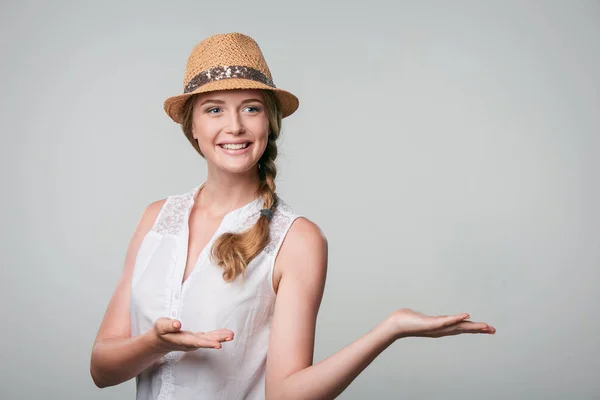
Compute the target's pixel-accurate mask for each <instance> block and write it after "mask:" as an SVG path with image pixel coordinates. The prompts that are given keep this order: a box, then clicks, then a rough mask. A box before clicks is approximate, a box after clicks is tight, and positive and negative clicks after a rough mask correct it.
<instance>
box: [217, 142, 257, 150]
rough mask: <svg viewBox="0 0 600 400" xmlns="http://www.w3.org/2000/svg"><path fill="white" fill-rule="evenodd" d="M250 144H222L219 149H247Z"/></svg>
mask: <svg viewBox="0 0 600 400" xmlns="http://www.w3.org/2000/svg"><path fill="white" fill-rule="evenodd" d="M249 145H250V143H240V144H222V145H221V147H222V148H224V149H228V150H241V149H245V148H246V147H248V146H249Z"/></svg>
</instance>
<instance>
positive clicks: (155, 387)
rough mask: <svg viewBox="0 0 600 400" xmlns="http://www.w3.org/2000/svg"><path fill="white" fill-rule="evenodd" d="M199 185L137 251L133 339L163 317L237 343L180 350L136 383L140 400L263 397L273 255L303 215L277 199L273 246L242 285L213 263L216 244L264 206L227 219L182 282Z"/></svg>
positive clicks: (172, 202)
mask: <svg viewBox="0 0 600 400" xmlns="http://www.w3.org/2000/svg"><path fill="white" fill-rule="evenodd" d="M199 188H201V186H199V187H196V188H194V189H193V190H191V191H189V192H187V193H184V194H181V195H174V196H169V197H168V198H167V200H166V202H165V203H164V205H163V207H162V209H161V211H160V213H159V214H158V216H157V219H156V221H155V223H154V226H153V227H152V229H151V230H150V231H149V232H148V234H147V235H146V236H145V238H144V240H143V241H142V244H141V245H140V249H139V251H138V254H137V257H136V261H135V266H134V271H133V278H132V283H131V285H132V291H131V303H130V315H131V334H132V336H136V335H139V334H142V333H144V332H147V331H148V330H150V329H152V328H153V325H154V321H156V320H157V319H158V318H160V317H170V318H176V319H178V320H180V321H181V324H182V330H187V331H193V332H209V331H212V330H215V329H221V328H226V329H230V330H231V331H233V332H234V339H233V340H232V341H230V342H224V343H223V345H222V348H221V349H203V348H202V349H198V350H195V351H190V352H183V351H174V352H170V353H168V354H167V355H165V356H164V357H163V358H161V360H159V361H158V362H157V363H155V364H154V365H153V366H151V367H149V368H147V369H146V370H144V371H143V372H142V373H141V374H140V375H138V376H137V377H136V384H137V399H144V400H147V399H161V400H163V399H172V400H188V399H189V400H191V399H194V400H196V399H210V400H226V399H232V400H233V399H235V400H240V399H264V398H265V368H266V358H267V345H268V340H269V332H270V326H271V319H272V316H273V310H274V304H275V292H274V290H273V285H272V276H273V266H274V263H275V256H276V255H277V252H278V251H279V248H280V246H281V243H282V242H283V239H284V237H285V235H286V233H287V232H288V230H289V228H290V226H291V225H292V222H293V221H294V220H295V219H296V218H298V217H299V215H297V214H295V213H294V212H293V211H292V209H291V208H290V207H289V206H288V205H287V204H286V203H285V202H284V201H283V200H281V198H280V199H279V202H278V205H277V207H276V208H275V210H274V212H273V218H272V220H271V222H270V242H269V244H268V245H267V247H265V249H264V250H263V251H262V252H261V253H260V254H259V255H258V256H257V257H256V258H254V259H253V260H252V261H251V262H250V263H249V265H248V267H247V269H246V273H245V277H244V279H242V277H241V276H238V277H237V278H236V279H235V280H234V281H233V282H231V283H227V282H225V281H224V280H223V277H222V272H223V270H222V268H220V267H218V266H217V265H215V264H214V263H213V262H212V261H211V260H210V249H211V247H212V245H213V243H214V241H215V240H216V239H217V238H218V237H219V236H220V235H221V234H222V233H224V232H240V231H243V230H245V229H247V228H249V227H251V226H252V225H253V224H254V223H255V222H256V221H257V219H258V217H259V216H260V209H261V208H262V205H263V201H262V199H261V198H257V199H255V200H254V201H252V202H250V203H248V204H246V205H245V206H243V207H241V208H238V209H237V210H234V211H231V212H230V213H228V214H227V215H226V216H225V217H224V218H223V221H222V222H221V225H220V226H219V228H218V229H217V231H216V232H215V234H214V236H213V237H212V238H211V239H210V241H209V242H208V244H207V245H206V247H205V248H204V249H203V250H202V251H201V253H200V255H199V257H198V260H197V263H196V265H195V266H194V269H193V270H192V272H191V274H190V275H189V277H188V278H187V279H186V280H185V282H184V283H183V285H182V284H181V282H182V279H183V273H184V269H185V264H186V259H187V246H188V236H189V216H190V212H191V210H192V206H193V204H194V196H195V194H196V193H197V191H198V190H199Z"/></svg>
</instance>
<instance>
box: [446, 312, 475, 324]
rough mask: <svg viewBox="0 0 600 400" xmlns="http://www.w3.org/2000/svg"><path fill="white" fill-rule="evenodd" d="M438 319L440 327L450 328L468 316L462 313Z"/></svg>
mask: <svg viewBox="0 0 600 400" xmlns="http://www.w3.org/2000/svg"><path fill="white" fill-rule="evenodd" d="M439 318H440V319H441V323H442V326H450V325H454V324H457V323H459V322H461V321H464V320H465V319H467V318H469V314H467V313H462V314H457V315H443V316H440V317H439Z"/></svg>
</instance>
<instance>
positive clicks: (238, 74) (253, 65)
mask: <svg viewBox="0 0 600 400" xmlns="http://www.w3.org/2000/svg"><path fill="white" fill-rule="evenodd" d="M226 89H266V90H271V91H273V92H274V94H275V96H276V98H277V100H278V101H279V105H280V107H281V112H282V117H283V118H285V117H287V116H289V115H291V114H292V113H293V112H294V111H296V109H297V108H298V98H297V97H296V96H294V95H293V94H292V93H290V92H287V91H285V90H282V89H278V88H276V87H275V84H274V83H273V78H272V76H271V71H269V67H268V66H267V63H266V61H265V58H264V56H263V54H262V51H261V50H260V48H259V47H258V44H257V43H256V42H255V41H254V39H252V38H251V37H249V36H246V35H243V34H241V33H235V32H234V33H225V34H217V35H213V36H210V37H208V38H206V39H204V40H203V41H201V42H200V43H198V44H197V45H196V46H195V47H194V48H193V50H192V53H191V54H190V56H189V58H188V61H187V64H186V67H185V74H184V78H183V94H180V95H177V96H173V97H169V98H168V99H167V100H166V101H165V104H164V108H165V111H166V112H167V114H168V115H169V116H170V117H171V119H173V121H175V122H177V123H181V122H182V121H181V109H182V107H183V105H184V104H185V102H186V100H187V99H188V98H189V97H190V96H192V95H194V94H196V93H205V92H212V91H215V90H226Z"/></svg>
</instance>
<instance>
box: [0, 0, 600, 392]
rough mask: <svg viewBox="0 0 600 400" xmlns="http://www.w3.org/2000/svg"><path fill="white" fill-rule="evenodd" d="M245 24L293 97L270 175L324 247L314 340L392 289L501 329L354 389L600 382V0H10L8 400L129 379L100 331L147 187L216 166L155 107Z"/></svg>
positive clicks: (332, 337)
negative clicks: (92, 367) (187, 70)
mask: <svg viewBox="0 0 600 400" xmlns="http://www.w3.org/2000/svg"><path fill="white" fill-rule="evenodd" d="M232 31H239V32H243V33H246V34H249V35H250V36H252V37H254V38H255V39H256V40H257V41H258V43H259V44H260V46H261V48H262V49H263V51H264V54H265V57H266V58H267V61H268V63H269V66H270V68H271V71H272V72H273V75H274V78H275V83H276V84H277V85H278V86H280V87H282V88H286V89H289V90H291V91H292V92H294V93H296V94H297V95H298V97H299V98H300V100H301V105H300V108H299V110H298V112H297V113H296V114H295V115H293V116H292V117H290V118H289V119H286V120H285V124H284V131H283V137H282V141H281V157H280V158H279V159H278V161H279V166H280V175H279V180H278V182H279V183H278V192H279V193H280V195H281V196H282V197H283V198H284V199H285V200H286V201H287V202H288V203H290V204H291V205H292V206H293V207H294V208H295V209H296V210H297V211H299V212H300V213H302V214H304V215H305V216H307V217H308V218H310V219H311V220H313V221H315V222H316V223H317V224H318V225H319V226H320V227H321V228H322V229H323V231H324V232H325V234H326V235H327V237H328V239H329V243H330V259H329V261H330V263H329V265H330V269H329V275H328V281H327V287H326V293H325V297H324V299H323V304H322V309H321V312H320V315H319V320H318V332H317V339H316V355H315V360H316V361H319V360H321V359H323V358H325V357H326V356H328V355H330V354H332V353H333V352H335V351H337V350H338V349H340V348H342V347H343V346H345V345H347V344H349V343H350V342H351V341H353V340H354V339H356V338H358V337H359V336H361V335H362V334H363V333H365V332H366V331H368V330H369V329H370V328H371V327H373V326H374V325H375V324H376V323H378V322H379V321H380V320H381V319H383V318H384V317H385V316H386V315H388V313H390V312H391V311H393V310H394V309H396V308H399V307H411V308H414V309H417V310H420V311H422V312H425V313H431V314H445V313H459V312H464V311H466V312H470V313H471V315H472V316H473V319H474V320H482V321H486V322H489V323H491V324H493V325H495V326H496V327H497V328H498V333H497V335H496V336H460V337H451V338H444V339H436V340H434V339H407V340H402V341H401V342H398V343H396V344H395V345H394V346H392V347H391V348H390V349H389V350H387V351H386V352H385V353H384V354H383V355H381V356H380V357H379V358H378V359H377V360H376V361H375V362H374V363H373V364H372V365H371V366H370V367H369V368H368V369H367V370H366V371H365V372H364V373H363V374H362V375H361V376H360V377H359V378H358V379H357V380H356V381H355V382H354V383H353V384H352V385H351V386H350V387H349V388H348V389H347V390H346V392H344V394H343V395H342V396H341V398H343V399H365V398H373V399H374V398H378V399H379V398H380V399H396V398H403V399H476V398H477V399H482V398H485V399H598V398H600V383H599V379H598V377H599V376H600V345H599V339H598V335H599V334H598V331H599V329H600V323H599V321H598V311H599V308H600V284H599V282H598V279H599V278H600V272H599V269H600V235H599V224H600V218H599V217H600V215H599V211H598V204H599V202H600V196H599V194H600V190H599V189H600V180H599V178H598V171H599V170H600V161H599V157H600V140H599V133H600V117H599V115H600V114H599V106H600V77H599V72H600V3H599V2H598V1H567V0H565V1H509V2H507V1H487V2H484V1H453V2H450V1H412V2H408V1H405V2H391V1H390V2H377V1H367V2H363V1H361V2H354V3H353V2H350V3H348V2H344V3H342V2H330V3H325V2H321V1H310V2H309V1H296V2H283V1H246V2H241V1H223V2H214V1H211V2H208V1H203V2H199V1H194V2H192V1H188V2H167V1H160V2H158V1H155V2H150V1H137V2H119V1H111V2H109V1H97V2H90V3H87V4H86V3H85V2H82V1H66V0H62V1H54V2H42V1H38V2H32V1H9V2H6V1H3V2H2V11H1V16H0V44H1V47H0V48H1V51H2V55H1V56H0V57H1V60H2V62H1V67H0V68H1V74H0V82H1V88H2V94H1V97H0V98H1V104H0V105H1V106H0V113H1V119H0V124H1V125H0V131H1V133H2V145H1V147H0V149H1V150H0V151H1V154H0V156H1V163H2V164H1V167H2V172H1V174H2V204H1V206H2V207H1V209H2V237H1V241H0V242H1V246H2V248H1V255H0V257H1V260H0V262H1V265H2V269H1V274H2V275H1V296H2V298H1V299H2V308H3V316H4V318H3V320H2V326H1V327H0V338H1V346H2V347H1V359H2V361H1V370H0V380H1V382H0V398H2V399H11V400H12V399H132V398H134V384H133V382H132V381H130V382H127V383H125V384H122V385H119V386H118V387H113V388H107V389H103V390H100V389H97V388H96V387H95V386H94V385H93V383H92V380H91V378H90V376H89V355H90V350H91V345H92V341H93V339H94V335H95V334H96V330H97V328H98V325H99V323H100V320H101V318H102V316H103V313H104V310H105V307H106V305H107V302H108V300H109V297H110V295H111V293H112V291H113V289H114V287H115V284H116V283H117V280H118V278H119V275H120V273H121V268H122V263H123V259H124V255H125V249H126V246H127V243H128V241H129V238H130V236H131V234H132V232H133V229H134V227H135V224H136V223H137V221H138V219H139V217H140V215H141V212H142V210H143V209H144V207H145V206H146V205H148V204H149V203H150V202H152V201H154V200H157V199H160V198H164V197H165V196H167V195H169V194H175V193H181V192H183V191H187V190H189V189H191V188H192V187H194V186H195V185H197V184H198V183H200V182H201V181H202V180H203V179H204V177H205V171H206V170H205V165H204V161H203V160H202V159H201V158H200V157H198V156H197V155H196V154H195V152H194V151H193V149H192V148H191V146H190V145H189V144H188V142H187V141H186V140H185V138H184V137H183V134H182V133H181V131H180V130H179V128H178V126H176V125H175V124H174V123H172V122H171V121H170V119H169V118H168V117H167V116H166V114H164V112H163V110H162V103H163V101H164V99H165V98H166V97H168V96H170V95H173V94H177V93H180V92H181V90H182V79H183V71H184V67H185V62H186V60H187V56H188V54H189V52H190V51H191V49H192V47H193V46H194V45H195V44H196V43H197V42H199V41H200V40H201V39H203V38H205V37H207V36H209V35H211V34H214V33H220V32H232Z"/></svg>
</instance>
